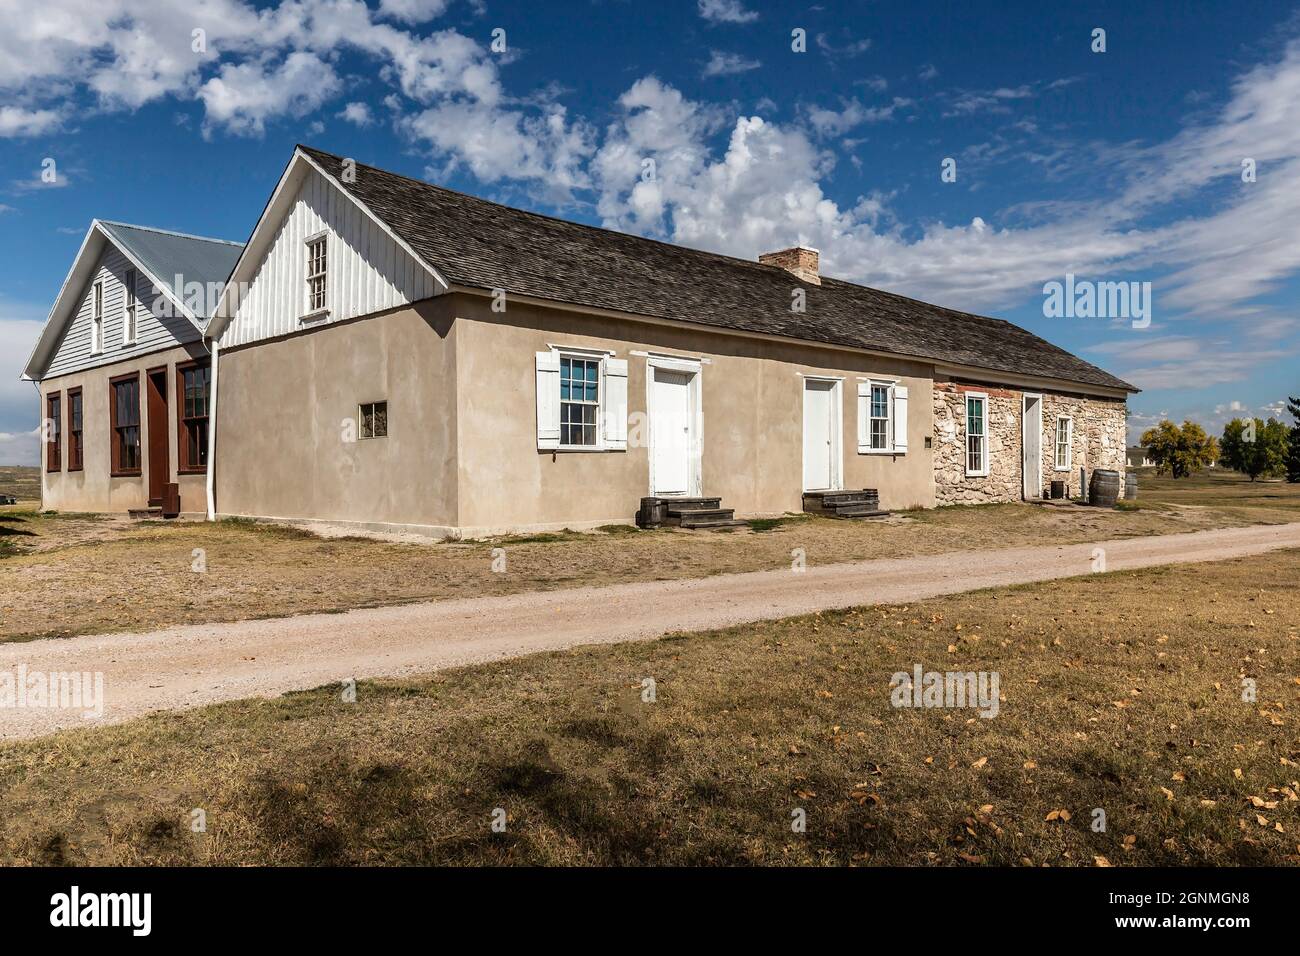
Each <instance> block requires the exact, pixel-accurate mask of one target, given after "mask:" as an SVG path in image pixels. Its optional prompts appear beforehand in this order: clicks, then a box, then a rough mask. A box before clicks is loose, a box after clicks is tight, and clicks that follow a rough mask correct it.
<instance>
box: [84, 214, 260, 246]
mask: <svg viewBox="0 0 1300 956" xmlns="http://www.w3.org/2000/svg"><path fill="white" fill-rule="evenodd" d="M96 222H100V223H103V224H104V225H105V226H119V227H121V228H123V229H138V230H140V231H141V232H156V233H158V234H159V235H163V236H174V237H175V238H177V239H193V240H195V241H196V242H219V243H221V244H222V245H227V246H242V245H243V243H242V242H236V241H235V240H233V239H215V238H213V237H212V236H196V235H194V234H192V233H188V232H176V231H175V230H172V229H159V228H158V227H157V226H140V225H137V224H135V223H133V222H118V221H117V220H114V219H97V220H96Z"/></svg>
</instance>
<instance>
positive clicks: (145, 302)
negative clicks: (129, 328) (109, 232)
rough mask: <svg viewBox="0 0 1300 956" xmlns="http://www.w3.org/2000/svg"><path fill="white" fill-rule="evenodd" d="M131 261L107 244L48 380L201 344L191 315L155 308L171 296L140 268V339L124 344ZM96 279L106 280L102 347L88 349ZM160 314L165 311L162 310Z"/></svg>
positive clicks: (138, 326)
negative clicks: (165, 296)
mask: <svg viewBox="0 0 1300 956" xmlns="http://www.w3.org/2000/svg"><path fill="white" fill-rule="evenodd" d="M133 268H135V267H134V266H132V265H131V261H130V260H129V259H127V257H126V256H125V255H123V254H122V252H121V250H119V249H118V248H117V246H115V245H113V244H112V243H111V242H109V243H107V244H106V245H105V247H104V252H103V253H102V255H101V256H100V259H99V263H98V265H97V266H96V267H95V274H94V277H93V278H92V279H91V280H90V281H89V282H87V283H86V287H85V288H84V289H82V290H81V303H80V305H78V306H77V311H76V314H75V315H74V316H73V318H72V321H71V322H69V323H68V326H67V328H66V329H65V330H64V332H63V338H62V339H61V340H60V341H59V345H58V348H57V349H56V350H55V353H54V358H53V359H52V360H51V361H50V367H49V369H48V371H46V373H45V377H46V378H53V377H54V376H56V375H66V374H67V373H69V372H79V371H81V370H83V369H87V368H93V367H95V366H97V365H108V364H110V363H112V362H120V361H122V360H123V359H126V358H131V357H133V356H136V355H144V354H146V353H148V352H158V351H161V350H162V349H169V348H174V347H175V346H176V345H177V344H178V343H181V344H184V343H188V342H197V341H198V340H199V333H198V331H197V330H196V329H195V328H194V325H193V324H192V323H191V322H190V320H189V319H187V318H185V316H183V315H181V314H180V310H179V309H175V308H174V307H173V308H172V310H171V311H173V312H174V313H175V314H174V315H170V316H168V315H166V314H165V312H166V310H164V309H161V308H158V309H155V308H154V307H155V306H157V305H158V304H159V303H165V302H166V301H167V300H165V299H163V298H162V293H161V292H159V290H158V289H156V288H155V287H154V285H153V283H151V282H150V281H149V280H148V279H147V278H145V276H144V274H143V273H142V272H140V271H139V270H136V276H137V278H136V296H137V301H138V303H139V307H138V308H137V310H136V337H135V344H134V345H123V344H122V323H123V322H124V321H125V320H126V286H125V284H124V283H125V281H126V272H127V270H128V269H133ZM96 282H103V283H104V351H103V352H102V353H100V354H98V355H96V354H92V353H91V351H90V319H91V313H92V310H93V309H94V289H95V283H96ZM159 313H161V314H159Z"/></svg>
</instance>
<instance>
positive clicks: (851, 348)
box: [449, 282, 1141, 399]
mask: <svg viewBox="0 0 1300 956" xmlns="http://www.w3.org/2000/svg"><path fill="white" fill-rule="evenodd" d="M449 291H451V292H461V293H464V294H467V295H476V296H484V295H491V294H492V291H493V290H492V289H490V288H488V287H487V286H476V285H467V284H464V283H459V282H456V283H452V285H451V287H450V289H449ZM510 298H511V299H513V300H515V301H518V302H521V303H523V304H526V305H537V306H541V307H543V308H551V309H568V310H570V311H575V312H582V313H585V314H588V315H596V316H603V317H609V318H619V319H632V320H634V321H637V322H645V323H648V324H650V325H665V326H669V327H673V328H689V329H697V330H699V331H702V332H714V333H717V334H719V335H730V336H737V337H740V338H749V339H759V340H765V341H777V342H789V343H791V344H796V345H813V346H820V347H822V348H828V349H838V350H840V351H845V352H856V353H858V354H861V355H875V356H881V357H883V358H892V359H901V360H903V361H908V362H918V363H921V364H924V365H930V366H933V367H934V369H935V371H936V372H939V371H942V372H944V373H945V374H958V375H971V374H972V373H973V374H975V375H980V376H983V377H985V378H986V379H989V378H992V379H996V378H998V377H1001V378H1002V379H1004V380H1006V384H1013V383H1012V382H1011V381H1010V379H1013V378H1019V379H1023V380H1025V381H1028V382H1032V383H1036V384H1037V385H1038V386H1039V387H1042V386H1043V385H1046V386H1047V387H1054V388H1058V389H1060V390H1061V391H1073V392H1080V393H1086V394H1091V395H1098V396H1101V397H1104V398H1120V399H1123V398H1126V397H1127V395H1128V394H1129V393H1130V392H1139V391H1141V389H1138V388H1133V387H1132V386H1128V387H1127V388H1119V387H1114V386H1107V385H1098V384H1095V383H1092V382H1081V381H1077V380H1074V379H1064V378H1058V377H1056V376H1050V375H1033V374H1031V373H1018V372H1006V371H1002V370H1000V369H993V368H985V367H982V366H978V365H962V364H959V363H953V362H945V361H942V360H940V359H935V358H931V357H929V356H925V355H915V354H912V353H908V352H889V351H886V350H884V349H871V348H866V347H864V346H860V345H847V344H843V343H838V342H824V341H822V340H821V339H801V338H795V337H794V336H788V335H777V334H775V333H771V332H752V331H749V330H747V329H732V328H726V327H725V326H721V325H710V324H708V323H707V322H691V321H689V320H686V319H668V318H663V317H661V316H654V315H644V314H642V313H639V312H623V311H619V310H617V309H604V308H600V307H598V306H587V305H580V304H578V303H575V302H565V301H563V300H560V299H547V298H543V297H541V296H531V295H511V296H510ZM1125 385H1126V386H1127V383H1125Z"/></svg>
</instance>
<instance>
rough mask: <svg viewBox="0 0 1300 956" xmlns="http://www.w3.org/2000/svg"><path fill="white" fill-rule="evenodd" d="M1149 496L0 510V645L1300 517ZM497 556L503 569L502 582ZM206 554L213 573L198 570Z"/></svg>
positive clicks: (1198, 486)
mask: <svg viewBox="0 0 1300 956" xmlns="http://www.w3.org/2000/svg"><path fill="white" fill-rule="evenodd" d="M1148 486H1149V487H1148ZM1143 489H1144V490H1143V497H1142V498H1141V499H1140V501H1139V502H1138V503H1137V506H1131V505H1130V506H1127V507H1126V508H1125V509H1123V510H1110V511H1102V510H1100V509H1060V508H1053V507H1050V506H1025V505H991V506H978V507H959V508H942V509H936V510H931V511H912V512H906V513H902V514H898V515H894V516H892V517H890V518H889V519H887V520H884V521H873V522H866V523H863V522H852V521H841V520H834V519H826V518H814V517H810V516H805V515H799V516H791V517H789V518H787V519H778V520H776V521H763V522H754V525H753V528H752V529H741V530H739V531H737V532H730V533H717V532H707V531H681V530H675V529H666V530H660V531H637V530H636V529H634V528H630V527H622V526H614V527H610V528H608V529H606V530H605V531H601V532H595V533H582V534H579V533H572V532H570V533H560V534H550V535H532V536H525V537H514V538H499V539H495V540H491V541H474V542H446V543H392V542H388V541H378V540H372V539H362V538H321V537H319V536H317V535H316V534H313V533H310V532H306V531H301V530H298V529H295V528H291V527H287V526H280V525H266V524H257V523H252V522H247V521H221V522H215V523H207V522H180V523H172V522H163V521H151V522H135V521H130V520H128V519H126V518H125V517H104V516H94V515H65V514H58V515H51V514H42V513H40V512H38V511H35V510H34V509H32V508H24V507H21V506H19V507H10V508H0V555H7V557H4V559H3V560H0V640H24V639H31V638H37V637H56V636H67V635H74V634H86V633H103V632H110V631H123V630H145V629H153V628H157V627H161V626H165V625H168V624H185V623H202V622H214V621H234V620H247V619H251V618H259V617H277V616H284V615H291V614H300V613H305V612H310V611H340V610H346V609H349V608H356V607H366V606H373V605H381V604H396V603H404V602H411V601H423V600H435V599H441V598H450V597H464V596H477V595H493V594H507V593H514V592H519V591H528V590H538V589H553V588H566V587H576V586H584V585H601V584H613V583H620V582H630V581H642V580H648V579H649V580H660V579H669V578H686V577H705V576H708V575H712V574H724V573H728V572H739V571H757V570H764V569H770V568H780V567H785V566H786V565H788V563H789V561H790V553H791V551H792V550H793V549H795V548H801V549H803V550H804V552H805V553H806V555H807V560H808V563H809V564H814V565H815V564H828V563H833V562H843V561H854V560H866V559H871V558H877V557H882V556H889V557H905V556H908V555H917V554H935V553H941V552H946V551H955V550H978V549H981V548H1000V547H1014V546H1017V545H1026V544H1041V543H1056V544H1064V543H1070V542H1080V541H1090V540H1098V539H1105V538H1122V537H1131V536H1136V535H1148V534H1163V533H1170V532H1178V531H1197V530H1202V529H1206V528H1216V527H1228V526H1237V525H1245V524H1251V523H1258V522H1266V523H1280V522H1287V521H1297V520H1300V485H1287V484H1282V483H1270V484H1263V483H1257V484H1251V483H1250V482H1248V481H1246V480H1244V479H1242V478H1241V477H1240V476H1237V475H1234V474H1232V473H1217V474H1214V475H1212V476H1211V477H1208V478H1197V479H1191V480H1185V481H1182V482H1177V483H1173V482H1170V481H1168V480H1159V479H1147V478H1144V484H1143ZM498 547H499V548H503V549H505V554H506V559H507V565H506V572H505V573H494V572H493V571H492V552H493V549H494V548H498ZM195 549H201V552H202V555H203V558H204V561H205V562H206V567H207V571H206V572H205V573H195V572H194V571H193V570H192V568H193V567H194V562H195Z"/></svg>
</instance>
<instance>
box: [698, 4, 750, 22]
mask: <svg viewBox="0 0 1300 956" xmlns="http://www.w3.org/2000/svg"><path fill="white" fill-rule="evenodd" d="M699 10H700V16H702V17H703V18H704V19H705V20H708V21H709V22H711V23H752V22H754V21H755V20H757V19H758V14H757V13H755V12H754V11H753V10H746V9H745V7H744V5H743V4H742V3H741V2H740V0H699Z"/></svg>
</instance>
